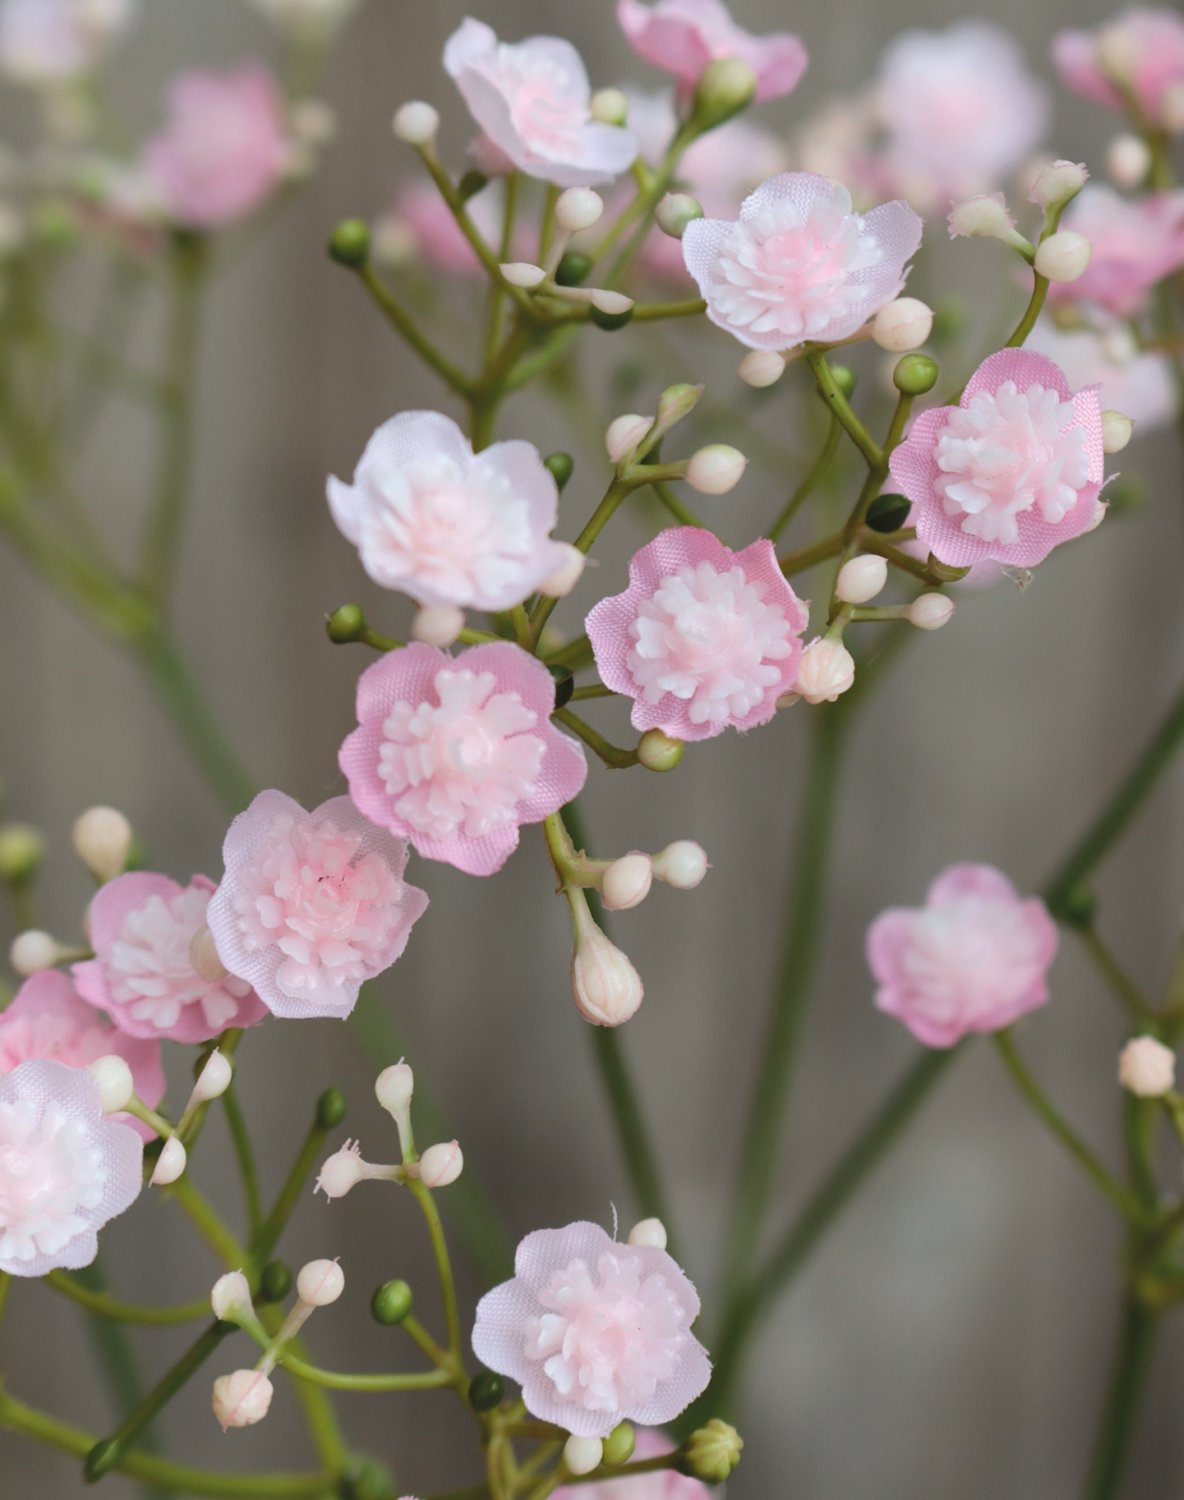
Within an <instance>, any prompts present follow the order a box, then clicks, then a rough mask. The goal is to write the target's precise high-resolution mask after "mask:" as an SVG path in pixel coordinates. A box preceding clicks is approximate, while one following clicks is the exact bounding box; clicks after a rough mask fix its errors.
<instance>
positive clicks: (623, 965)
mask: <svg viewBox="0 0 1184 1500" xmlns="http://www.w3.org/2000/svg"><path fill="white" fill-rule="evenodd" d="M575 921H576V932H575V949H574V951H573V953H572V960H571V989H572V995H573V997H574V999H575V1002H576V1009H577V1010H578V1011H579V1013H580V1014H581V1015H582V1016H583V1018H584V1019H585V1021H591V1022H592V1024H593V1025H594V1026H621V1025H623V1024H624V1022H626V1021H627V1020H628V1019H629V1018H630V1016H632V1015H635V1014H636V1012H637V1008H638V1006H639V1005H640V1004H641V1002H642V999H643V998H644V996H645V986H644V985H643V984H642V982H641V976H640V975H639V974H638V972H637V970H636V969H635V968H634V967H633V965H632V964H631V963H630V962H629V959H628V957H627V956H626V955H625V954H624V953H622V952H621V950H620V949H619V948H618V947H617V946H616V944H615V943H611V942H610V941H609V940H608V938H607V937H605V935H604V933H603V932H601V930H600V928H599V927H597V925H596V923H595V922H594V921H593V920H592V916H591V913H590V912H589V911H588V909H587V907H586V906H582V905H581V906H580V907H577V915H576V918H575Z"/></svg>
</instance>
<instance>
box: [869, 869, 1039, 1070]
mask: <svg viewBox="0 0 1184 1500" xmlns="http://www.w3.org/2000/svg"><path fill="white" fill-rule="evenodd" d="M1056 951H1057V929H1056V923H1055V922H1054V921H1053V920H1052V918H1051V917H1050V916H1049V914H1048V911H1047V910H1046V908H1045V906H1044V903H1043V902H1042V901H1039V900H1037V899H1035V898H1032V899H1030V900H1025V899H1024V898H1022V897H1021V896H1019V895H1017V893H1016V890H1015V887H1014V886H1013V885H1012V884H1011V882H1010V881H1009V880H1008V879H1007V878H1006V876H1004V875H1001V874H1000V873H999V871H998V870H995V869H992V868H991V867H990V866H989V865H952V866H951V867H950V868H949V869H948V870H946V871H945V872H944V874H942V875H940V876H939V877H938V878H937V880H936V881H934V883H933V885H932V886H931V887H930V889H929V895H928V897H927V898H926V903H925V905H924V906H923V907H921V908H920V909H915V908H907V909H906V908H903V907H894V908H892V909H890V910H889V911H885V912H883V913H881V915H880V916H878V917H877V918H876V920H875V921H874V922H873V923H872V925H871V927H870V928H869V929H868V935H867V957H868V963H869V965H870V967H871V971H872V973H873V974H874V975H875V978H876V981H877V983H878V985H879V989H877V991H876V1005H877V1006H878V1007H879V1009H880V1010H882V1011H885V1012H886V1013H887V1014H888V1015H890V1016H895V1017H896V1018H897V1020H899V1021H903V1023H904V1024H905V1025H906V1026H907V1027H908V1029H909V1030H910V1031H911V1032H912V1033H913V1035H914V1036H915V1037H916V1038H917V1040H918V1041H919V1042H922V1043H923V1044H924V1045H925V1046H927V1047H952V1046H953V1045H954V1044H955V1042H958V1041H960V1040H961V1039H962V1037H964V1036H965V1035H966V1034H967V1033H968V1032H975V1031H979V1032H982V1031H986V1032H990V1031H1001V1030H1002V1029H1003V1028H1004V1027H1005V1026H1010V1025H1011V1024H1012V1023H1013V1022H1014V1021H1016V1020H1018V1019H1019V1017H1020V1016H1022V1015H1023V1014H1024V1013H1025V1012H1026V1011H1029V1010H1034V1009H1036V1007H1037V1006H1040V1005H1043V1004H1044V1002H1045V1001H1046V1000H1047V999H1048V981H1047V975H1048V970H1049V968H1050V967H1051V965H1052V961H1053V959H1054V958H1055V957H1056Z"/></svg>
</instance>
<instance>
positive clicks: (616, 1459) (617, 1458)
mask: <svg viewBox="0 0 1184 1500" xmlns="http://www.w3.org/2000/svg"><path fill="white" fill-rule="evenodd" d="M635 1442H636V1434H635V1433H634V1431H633V1424H632V1423H631V1422H618V1423H617V1425H616V1426H615V1427H614V1428H613V1430H612V1431H611V1432H610V1433H609V1435H608V1437H606V1438H605V1440H604V1457H603V1459H602V1460H601V1462H602V1463H605V1464H607V1465H608V1467H609V1468H610V1469H619V1468H620V1467H621V1465H622V1464H627V1463H628V1462H629V1460H630V1459H631V1458H632V1457H633V1449H634V1445H635Z"/></svg>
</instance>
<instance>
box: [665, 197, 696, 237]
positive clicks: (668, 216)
mask: <svg viewBox="0 0 1184 1500" xmlns="http://www.w3.org/2000/svg"><path fill="white" fill-rule="evenodd" d="M702 217H703V205H702V204H701V203H700V202H699V200H698V198H694V197H692V196H691V194H690V193H667V194H666V196H665V197H664V198H663V199H662V201H661V202H660V203H659V204H658V207H657V208H656V209H655V211H654V221H655V223H656V224H657V226H658V228H659V229H660V230H661V231H662V233H663V234H668V235H669V236H670V238H671V239H672V240H681V239H682V237H683V235H684V234H685V233H686V228H687V225H688V224H693V223H694V222H695V220H696V219H701V218H702Z"/></svg>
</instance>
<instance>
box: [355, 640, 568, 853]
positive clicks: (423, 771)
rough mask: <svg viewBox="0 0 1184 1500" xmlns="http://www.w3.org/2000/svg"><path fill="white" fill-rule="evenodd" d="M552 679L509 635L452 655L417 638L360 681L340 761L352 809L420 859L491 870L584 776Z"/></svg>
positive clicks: (393, 653)
mask: <svg viewBox="0 0 1184 1500" xmlns="http://www.w3.org/2000/svg"><path fill="white" fill-rule="evenodd" d="M554 709H555V682H554V679H553V678H552V676H551V674H550V672H548V670H547V668H546V667H545V666H543V664H542V663H541V662H539V661H537V660H536V659H535V658H534V657H533V656H530V655H528V654H527V653H526V652H525V651H522V650H521V649H520V648H519V647H517V646H513V645H511V644H510V643H509V642H508V641H507V642H501V641H499V642H496V643H492V644H489V645H483V646H475V647H473V648H472V649H471V650H467V651H463V652H461V653H460V655H458V656H455V657H452V656H449V655H447V654H446V653H445V652H443V651H440V650H437V649H436V648H435V647H433V646H424V645H420V644H418V643H417V644H414V645H411V646H406V647H403V648H401V649H399V650H397V651H388V652H387V653H386V655H385V656H383V657H381V658H380V660H378V661H376V662H375V663H374V664H373V666H370V667H368V668H367V669H366V671H365V672H363V673H362V676H361V678H360V679H359V681H358V702H357V710H358V725H359V727H358V728H357V729H356V730H354V732H353V734H351V735H350V736H349V738H348V739H347V740H346V741H345V743H344V744H343V745H342V747H341V754H340V756H339V760H340V763H341V769H342V770H343V771H344V772H345V774H346V776H347V777H348V779H349V787H350V796H351V797H352V798H353V801H354V804H355V805H356V807H357V808H358V809H359V811H360V812H362V813H364V814H365V816H366V817H367V818H369V819H370V821H371V822H372V823H375V824H377V825H378V826H379V827H381V828H389V829H390V830H391V831H392V832H393V833H396V834H400V835H402V836H403V837H405V838H408V839H410V841H411V843H412V844H413V846H414V847H415V849H416V851H417V852H418V853H420V854H422V855H424V856H425V857H426V858H427V859H439V860H444V861H445V862H447V863H448V864H451V865H455V866H456V867H457V869H460V870H464V871H465V872H466V873H467V874H470V875H492V874H493V873H494V871H496V870H500V869H501V867H502V865H503V864H505V862H506V860H507V859H508V858H509V857H510V855H511V854H512V853H513V852H514V850H515V849H516V848H517V847H518V830H519V828H520V826H521V825H522V824H524V823H540V822H542V820H543V819H544V818H545V817H547V816H548V815H549V814H551V813H553V812H555V811H556V810H557V809H558V808H560V807H562V806H563V805H564V803H565V802H570V801H571V799H572V798H573V797H574V796H575V795H576V794H577V792H578V791H579V790H580V788H581V787H582V786H583V784H584V779H585V777H586V776H587V774H588V765H587V761H586V760H585V758H584V751H583V749H582V747H581V746H579V745H578V744H576V743H575V741H574V740H571V739H569V738H568V737H567V735H565V734H561V733H560V732H559V731H558V730H557V729H555V728H554V726H553V725H552V723H551V714H552V713H553V712H554Z"/></svg>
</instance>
